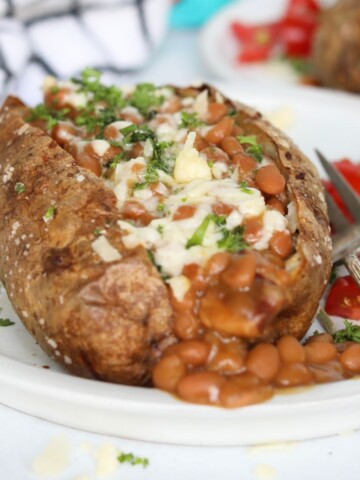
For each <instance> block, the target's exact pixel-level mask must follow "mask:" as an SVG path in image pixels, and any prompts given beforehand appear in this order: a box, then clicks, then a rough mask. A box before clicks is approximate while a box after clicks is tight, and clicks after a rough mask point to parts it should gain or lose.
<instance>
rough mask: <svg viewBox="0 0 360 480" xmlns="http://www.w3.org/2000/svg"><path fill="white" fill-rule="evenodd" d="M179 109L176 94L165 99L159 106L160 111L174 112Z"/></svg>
mask: <svg viewBox="0 0 360 480" xmlns="http://www.w3.org/2000/svg"><path fill="white" fill-rule="evenodd" d="M180 109H181V100H180V98H179V97H178V96H177V95H174V96H173V97H171V98H169V99H168V100H166V101H165V102H164V103H163V105H162V106H161V107H160V112H161V113H176V112H178V111H179V110H180Z"/></svg>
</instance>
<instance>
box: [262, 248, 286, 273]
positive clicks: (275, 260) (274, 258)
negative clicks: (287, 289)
mask: <svg viewBox="0 0 360 480" xmlns="http://www.w3.org/2000/svg"><path fill="white" fill-rule="evenodd" d="M261 256H262V257H263V258H264V259H265V260H266V261H268V262H270V263H271V264H273V265H275V266H276V267H278V268H281V269H283V268H284V267H285V262H284V260H283V259H282V258H280V257H279V256H278V255H276V254H275V253H273V252H270V250H263V251H262V252H261Z"/></svg>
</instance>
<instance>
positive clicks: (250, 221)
mask: <svg viewBox="0 0 360 480" xmlns="http://www.w3.org/2000/svg"><path fill="white" fill-rule="evenodd" d="M262 228H263V222H262V220H261V218H259V217H248V218H246V219H245V220H244V239H245V240H246V242H247V243H249V244H250V245H251V244H253V243H256V242H257V241H258V240H259V239H260V237H261V234H262Z"/></svg>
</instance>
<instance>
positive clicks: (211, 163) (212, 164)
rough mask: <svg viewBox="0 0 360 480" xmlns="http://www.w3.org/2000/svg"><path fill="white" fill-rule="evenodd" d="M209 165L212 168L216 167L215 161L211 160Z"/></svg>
mask: <svg viewBox="0 0 360 480" xmlns="http://www.w3.org/2000/svg"><path fill="white" fill-rule="evenodd" d="M208 165H209V167H210V168H212V167H213V166H214V161H213V160H209V161H208Z"/></svg>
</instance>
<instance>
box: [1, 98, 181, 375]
mask: <svg viewBox="0 0 360 480" xmlns="http://www.w3.org/2000/svg"><path fill="white" fill-rule="evenodd" d="M26 115H27V108H26V107H25V106H24V105H23V104H22V103H21V102H20V101H18V100H17V99H14V98H9V99H8V100H7V101H6V103H5V104H4V106H3V108H2V110H1V113H0V145H1V150H0V165H1V171H0V179H1V183H0V279H1V281H2V282H3V283H4V285H5V287H6V290H7V292H8V294H9V298H10V300H11V302H12V304H13V305H14V307H15V309H16V311H17V313H18V315H19V317H20V318H21V320H22V321H23V323H24V324H25V326H26V328H27V329H28V330H29V331H30V332H31V333H32V334H33V335H34V336H35V337H36V339H37V341H38V342H39V343H40V345H41V346H42V347H43V349H44V350H45V351H46V352H47V353H48V354H49V355H50V356H51V357H53V358H55V359H56V360H57V361H59V362H60V363H62V364H63V365H64V366H65V367H66V368H67V369H68V370H70V371H71V372H73V373H75V374H78V375H81V376H85V377H91V378H97V379H101V380H106V381H111V382H119V383H123V384H129V385H145V384H147V383H148V382H149V379H150V377H151V369H152V366H153V365H154V363H155V362H156V361H157V360H158V358H159V356H160V354H161V351H162V350H163V349H164V348H165V347H166V346H167V345H169V344H170V343H172V342H174V341H175V339H174V337H173V334H172V328H171V327H172V319H173V311H172V308H171V305H170V301H169V298H168V293H167V289H166V286H165V285H164V283H163V281H162V280H161V278H160V277H159V275H158V272H157V271H156V269H155V268H154V266H153V265H152V264H151V262H150V261H149V259H148V258H147V255H146V252H145V250H144V249H135V250H132V251H129V250H126V249H125V247H124V246H123V244H122V240H121V238H122V234H121V231H120V228H119V227H118V225H117V220H118V219H119V213H118V211H117V208H116V198H115V196H114V194H113V192H112V191H111V190H110V189H108V188H106V186H105V185H104V184H103V183H102V181H101V180H100V179H98V178H97V177H96V176H95V175H93V174H92V173H91V172H89V171H87V170H84V169H81V168H80V167H78V166H77V165H76V164H75V163H74V160H73V158H72V157H71V156H70V155H69V154H68V153H67V152H65V151H64V150H62V149H61V148H60V147H59V146H58V145H57V144H56V143H55V142H54V141H53V140H52V139H51V138H50V137H48V136H47V135H46V134H44V133H43V132H42V131H41V130H39V129H37V128H34V127H31V126H29V125H27V124H25V123H24V121H23V118H24V117H25V118H26ZM11 170H12V172H11ZM79 174H81V175H83V177H84V180H83V181H82V182H81V183H80V182H79V181H78V180H77V176H78V175H79ZM80 178H81V177H80ZM18 182H22V183H24V185H25V188H26V190H25V192H24V193H22V194H19V195H18V194H17V193H16V191H15V185H16V183H18ZM50 206H56V209H57V210H56V214H55V216H54V218H53V219H52V220H50V221H48V222H47V223H46V222H45V221H44V220H43V215H44V214H45V212H46V211H47V209H48V208H49V207H50ZM96 227H97V228H100V229H102V228H106V232H107V234H106V237H107V239H108V240H109V242H110V243H111V245H112V246H114V247H115V248H116V249H117V250H118V251H119V252H120V253H121V255H122V259H121V260H118V261H115V262H111V263H107V262H104V261H102V260H101V258H100V257H99V256H98V255H97V254H95V252H94V251H93V249H92V246H91V243H92V242H93V241H94V240H95V238H96V237H95V236H94V233H93V231H94V229H95V228H96Z"/></svg>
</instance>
